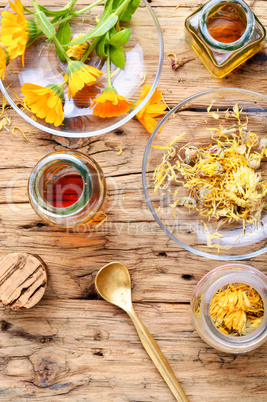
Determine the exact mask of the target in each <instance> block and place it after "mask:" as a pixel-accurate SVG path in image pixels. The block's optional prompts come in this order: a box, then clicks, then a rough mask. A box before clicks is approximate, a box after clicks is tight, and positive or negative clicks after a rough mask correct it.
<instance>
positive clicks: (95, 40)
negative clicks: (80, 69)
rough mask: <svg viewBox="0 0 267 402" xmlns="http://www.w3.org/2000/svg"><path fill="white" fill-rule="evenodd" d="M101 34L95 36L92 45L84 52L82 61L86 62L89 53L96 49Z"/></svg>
mask: <svg viewBox="0 0 267 402" xmlns="http://www.w3.org/2000/svg"><path fill="white" fill-rule="evenodd" d="M100 39H101V36H100V37H98V38H95V39H94V40H93V42H92V43H91V45H90V46H89V47H88V49H87V50H86V52H85V53H84V55H83V57H82V58H81V61H82V62H83V63H84V62H85V60H86V59H87V57H88V56H89V54H90V53H91V52H92V51H93V50H94V48H95V47H96V45H97V44H98V42H99V41H100Z"/></svg>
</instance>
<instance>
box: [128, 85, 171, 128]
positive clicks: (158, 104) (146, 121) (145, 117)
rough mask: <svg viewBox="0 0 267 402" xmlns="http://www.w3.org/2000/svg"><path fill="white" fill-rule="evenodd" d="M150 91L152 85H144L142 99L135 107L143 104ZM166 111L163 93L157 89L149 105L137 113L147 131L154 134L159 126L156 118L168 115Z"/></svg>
mask: <svg viewBox="0 0 267 402" xmlns="http://www.w3.org/2000/svg"><path fill="white" fill-rule="evenodd" d="M150 90H151V85H148V84H146V85H144V88H143V90H142V93H141V95H140V98H139V99H138V101H137V102H136V104H135V107H137V106H138V105H140V103H141V102H143V100H144V99H145V97H146V96H147V95H148V93H149V91H150ZM165 109H166V105H165V103H164V99H163V95H162V92H161V91H159V90H158V89H156V90H155V91H154V93H153V95H152V96H151V98H150V100H149V101H148V102H147V104H146V105H145V106H144V107H143V108H142V109H141V110H140V111H139V112H138V113H137V115H136V117H137V119H138V120H139V121H140V123H141V124H142V125H143V126H144V127H145V129H146V130H147V131H148V132H149V133H152V132H153V131H154V129H155V128H156V126H157V124H158V122H157V121H156V120H154V117H158V116H162V115H164V114H166V111H165Z"/></svg>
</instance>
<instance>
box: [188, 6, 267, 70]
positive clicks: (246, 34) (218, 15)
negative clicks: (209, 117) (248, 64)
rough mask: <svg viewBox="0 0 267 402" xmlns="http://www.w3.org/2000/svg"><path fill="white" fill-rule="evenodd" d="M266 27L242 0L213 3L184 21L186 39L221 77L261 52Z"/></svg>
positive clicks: (206, 63)
mask: <svg viewBox="0 0 267 402" xmlns="http://www.w3.org/2000/svg"><path fill="white" fill-rule="evenodd" d="M265 36H266V31H265V28H264V26H263V25H262V24H261V23H260V21H259V20H258V18H257V17H256V16H255V14H254V13H253V12H252V10H251V9H250V8H249V6H248V5H247V4H246V3H245V2H244V1H243V0H231V1H227V0H211V1H209V2H207V3H206V4H204V5H203V6H202V7H200V8H199V9H198V10H196V11H195V12H194V13H193V14H191V15H190V16H189V17H188V18H187V19H186V21H185V38H186V40H187V42H188V43H189V44H190V45H191V46H192V48H193V50H194V51H195V52H196V54H197V55H198V56H199V58H200V59H201V61H202V62H203V64H204V65H205V66H206V68H207V69H208V70H209V71H210V72H211V74H212V75H213V76H214V77H216V78H222V77H224V76H226V75H227V74H229V73H230V72H231V71H232V70H234V69H235V68H236V67H238V66H239V65H240V64H242V63H244V61H246V60H247V59H249V58H250V57H251V56H253V55H254V54H255V53H257V52H258V51H260V50H261V48H262V45H263V41H264V39H265Z"/></svg>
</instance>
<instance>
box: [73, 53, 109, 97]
mask: <svg viewBox="0 0 267 402" xmlns="http://www.w3.org/2000/svg"><path fill="white" fill-rule="evenodd" d="M66 73H67V76H68V77H69V94H71V96H74V95H75V94H76V93H77V92H78V91H80V90H81V89H82V88H83V87H84V86H85V85H93V84H94V83H95V81H96V79H97V78H98V77H100V76H101V75H102V74H103V73H102V72H101V71H100V70H98V69H97V68H96V67H93V66H88V65H87V64H84V63H82V62H81V61H78V60H75V61H73V60H70V61H69V62H68V67H67V71H66Z"/></svg>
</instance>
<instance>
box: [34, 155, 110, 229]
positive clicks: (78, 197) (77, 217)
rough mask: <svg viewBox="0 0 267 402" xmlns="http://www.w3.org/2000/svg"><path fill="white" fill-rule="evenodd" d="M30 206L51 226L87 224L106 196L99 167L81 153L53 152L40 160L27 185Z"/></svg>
mask: <svg viewBox="0 0 267 402" xmlns="http://www.w3.org/2000/svg"><path fill="white" fill-rule="evenodd" d="M28 194H29V200H30V203H31V206H32V207H33V209H34V211H35V212H36V213H37V215H39V216H40V217H41V218H42V219H43V220H44V221H46V222H48V223H49V224H51V225H55V226H59V227H64V228H72V227H75V226H78V225H84V224H87V223H89V222H90V221H91V220H92V219H93V218H95V217H96V216H97V215H98V214H99V213H100V212H101V208H102V206H103V203H104V199H105V195H106V183H105V177H104V174H103V172H102V169H101V168H100V166H99V165H98V164H97V163H96V162H95V161H94V159H92V158H90V157H89V156H87V155H85V154H82V153H81V152H76V151H75V152H74V151H57V152H53V153H51V154H49V155H47V156H46V157H44V158H43V159H41V160H40V161H39V162H38V163H37V165H36V166H35V167H34V169H33V171H32V173H31V175H30V178H29V184H28Z"/></svg>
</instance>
